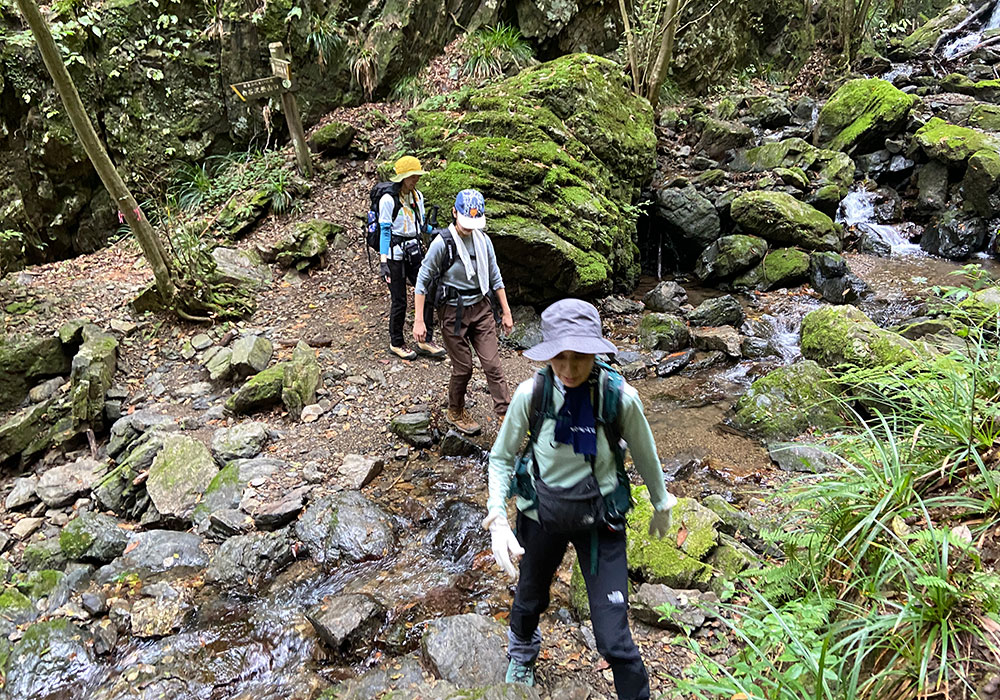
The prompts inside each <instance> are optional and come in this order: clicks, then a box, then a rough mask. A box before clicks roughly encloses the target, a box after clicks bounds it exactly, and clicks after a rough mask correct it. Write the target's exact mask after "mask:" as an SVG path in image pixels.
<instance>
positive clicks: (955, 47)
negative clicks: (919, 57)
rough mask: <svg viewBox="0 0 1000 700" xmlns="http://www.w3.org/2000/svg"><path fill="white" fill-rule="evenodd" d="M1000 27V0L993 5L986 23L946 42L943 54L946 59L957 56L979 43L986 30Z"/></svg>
mask: <svg viewBox="0 0 1000 700" xmlns="http://www.w3.org/2000/svg"><path fill="white" fill-rule="evenodd" d="M998 28H1000V2H997V3H996V4H995V5H994V6H993V11H992V13H991V14H990V17H989V19H988V20H986V24H984V25H983V26H982V27H980V28H979V29H974V30H972V31H970V32H968V33H967V34H964V35H962V36H960V37H958V38H957V39H953V40H952V41H950V42H949V43H947V44H945V46H944V48H943V49H942V50H941V56H942V57H943V58H945V59H951V58H955V57H956V56H959V55H961V54H963V53H965V52H966V51H968V50H969V49H972V48H973V47H975V46H976V45H977V44H979V42H980V41H982V38H983V35H984V34H985V33H986V32H988V31H990V30H991V29H998Z"/></svg>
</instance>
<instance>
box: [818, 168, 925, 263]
mask: <svg viewBox="0 0 1000 700" xmlns="http://www.w3.org/2000/svg"><path fill="white" fill-rule="evenodd" d="M875 196H876V195H875V193H874V192H871V191H870V190H868V189H867V188H866V187H865V186H864V185H855V186H854V187H853V188H852V189H851V191H850V192H848V193H847V196H846V197H844V199H843V201H842V202H841V203H840V208H839V209H838V210H837V221H838V222H840V223H842V224H845V225H847V226H854V227H857V228H858V229H859V230H861V231H863V232H864V233H866V234H868V235H869V236H873V237H875V238H876V239H878V240H879V241H881V242H882V243H884V244H885V245H887V246H888V247H889V249H890V250H891V252H892V255H894V256H901V255H915V254H918V253H920V246H919V245H917V244H916V243H910V241H909V240H908V239H907V238H906V237H905V236H903V235H902V234H901V233H900V232H899V230H898V229H897V228H896V227H895V226H891V225H889V224H880V223H879V222H878V221H876V218H875Z"/></svg>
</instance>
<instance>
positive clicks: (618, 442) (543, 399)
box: [507, 361, 634, 529]
mask: <svg viewBox="0 0 1000 700" xmlns="http://www.w3.org/2000/svg"><path fill="white" fill-rule="evenodd" d="M594 365H595V366H596V367H597V368H598V370H600V371H601V374H600V384H599V389H598V392H597V395H598V396H599V397H600V403H601V405H600V407H598V406H596V405H595V406H594V419H595V421H594V422H595V423H596V425H598V426H600V427H602V428H603V429H604V436H605V438H606V439H607V441H608V445H609V446H610V447H611V452H612V454H613V455H614V459H615V471H616V472H617V475H618V486H617V487H616V488H615V490H614V491H612V492H611V493H610V494H608V495H607V496H605V497H604V501H605V506H606V511H607V524H608V526H609V527H612V528H614V529H624V527H625V514H626V513H628V511H629V510H631V508H632V506H633V505H634V501H633V500H632V487H631V485H630V482H629V479H628V474H627V473H626V471H625V450H626V446H625V443H624V441H623V440H622V433H621V428H620V411H619V409H620V407H621V398H622V391H623V387H624V384H625V380H624V378H623V377H622V375H620V374H619V373H618V372H616V371H615V370H614V369H613V368H612V367H611V366H610V365H608V364H607V363H605V362H601V361H597V362H595V363H594ZM552 390H553V373H552V367H551V365H550V366H547V367H545V368H544V369H540V370H538V371H537V372H535V378H534V383H533V384H532V388H531V404H530V408H529V411H528V421H529V422H528V442H527V444H526V445H525V447H524V449H523V450H522V451H521V454H520V455H519V456H518V458H517V462H516V464H515V468H514V475H513V477H512V478H511V484H510V489H509V490H508V493H507V497H508V498H510V497H511V496H520V497H522V498H524V499H526V500H528V501H530V502H531V503H533V504H535V507H536V508H537V504H538V494H537V493H536V492H535V487H534V483H533V482H532V479H531V472H532V466H533V464H534V460H535V440H536V439H537V438H538V432H539V430H541V427H542V423H543V422H544V421H545V419H546V418H555V413H554V411H553V409H552Z"/></svg>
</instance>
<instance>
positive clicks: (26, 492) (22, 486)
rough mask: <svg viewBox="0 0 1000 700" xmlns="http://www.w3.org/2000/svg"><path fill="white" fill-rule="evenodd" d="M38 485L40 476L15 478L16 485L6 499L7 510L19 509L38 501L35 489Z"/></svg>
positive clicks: (5, 506)
mask: <svg viewBox="0 0 1000 700" xmlns="http://www.w3.org/2000/svg"><path fill="white" fill-rule="evenodd" d="M37 487H38V477H37V476H35V475H33V474H32V475H30V476H26V477H22V478H19V479H14V486H13V488H12V489H11V490H10V493H9V494H7V498H6V499H4V503H3V504H4V508H6V509H7V510H9V511H11V510H18V509H20V508H23V507H24V506H27V505H31V504H32V503H35V502H37V501H38V496H37V494H36V493H35V489H36V488H37Z"/></svg>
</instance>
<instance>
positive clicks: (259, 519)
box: [250, 484, 313, 530]
mask: <svg viewBox="0 0 1000 700" xmlns="http://www.w3.org/2000/svg"><path fill="white" fill-rule="evenodd" d="M312 490H313V486H312V484H305V485H304V486H299V487H298V488H295V489H292V490H291V491H289V492H288V493H287V494H285V495H284V496H282V497H281V498H280V499H278V500H277V501H271V502H270V503H264V504H261V505H258V506H256V507H254V508H252V509H251V510H250V516H251V517H252V518H253V522H254V525H256V526H257V528H258V529H260V530H276V529H277V528H279V527H284V526H285V525H287V524H288V523H290V522H292V521H293V520H295V518H296V516H298V514H299V513H301V512H302V509H303V508H304V507H305V504H306V503H305V502H306V496H308V495H309V492H310V491H312Z"/></svg>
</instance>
